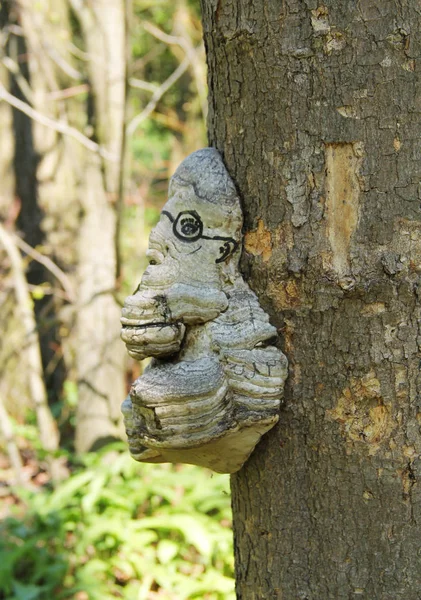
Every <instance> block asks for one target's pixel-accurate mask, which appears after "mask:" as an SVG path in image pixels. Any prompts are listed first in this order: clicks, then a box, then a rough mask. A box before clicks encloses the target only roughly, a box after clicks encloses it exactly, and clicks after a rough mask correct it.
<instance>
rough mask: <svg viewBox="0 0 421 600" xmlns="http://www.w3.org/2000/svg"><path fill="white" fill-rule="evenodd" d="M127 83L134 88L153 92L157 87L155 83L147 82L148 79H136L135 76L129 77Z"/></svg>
mask: <svg viewBox="0 0 421 600" xmlns="http://www.w3.org/2000/svg"><path fill="white" fill-rule="evenodd" d="M129 85H131V86H132V87H134V88H138V89H139V90H146V91H147V92H155V91H156V90H157V88H158V86H157V85H156V84H155V83H149V82H148V81H143V80H142V79H136V78H135V77H130V78H129Z"/></svg>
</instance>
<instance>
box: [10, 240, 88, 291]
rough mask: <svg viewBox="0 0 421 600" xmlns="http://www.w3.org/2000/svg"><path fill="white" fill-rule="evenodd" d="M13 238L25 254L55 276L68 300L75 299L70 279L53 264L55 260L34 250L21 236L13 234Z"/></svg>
mask: <svg viewBox="0 0 421 600" xmlns="http://www.w3.org/2000/svg"><path fill="white" fill-rule="evenodd" d="M13 240H14V242H15V244H16V246H18V247H19V248H20V249H21V250H23V251H24V252H26V254H28V255H29V256H31V258H33V259H34V260H36V261H37V262H39V263H40V264H42V265H44V267H45V268H46V269H48V270H49V271H50V273H52V274H53V275H54V277H56V279H58V281H59V282H60V283H61V285H62V286H63V290H64V291H65V292H66V296H67V299H68V300H69V302H75V301H76V294H75V292H74V289H73V285H72V283H71V281H70V279H69V278H68V277H67V275H66V274H65V273H64V272H63V271H62V270H61V269H60V267H58V266H57V265H56V264H55V262H53V261H52V260H51V258H49V257H48V256H45V255H44V254H41V252H38V250H36V249H35V248H32V246H30V245H29V244H27V243H26V242H25V241H24V240H22V238H20V237H19V236H17V235H14V236H13Z"/></svg>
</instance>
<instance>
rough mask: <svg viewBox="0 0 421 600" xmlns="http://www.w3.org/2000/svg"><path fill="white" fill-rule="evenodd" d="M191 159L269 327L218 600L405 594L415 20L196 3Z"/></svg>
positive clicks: (417, 582)
mask: <svg viewBox="0 0 421 600" xmlns="http://www.w3.org/2000/svg"><path fill="white" fill-rule="evenodd" d="M202 9H203V20H204V31H205V43H206V46H207V56H208V67H209V93H210V106H209V132H210V143H211V144H212V145H214V146H216V147H217V148H218V149H219V150H220V151H221V152H223V154H224V158H225V162H226V164H227V167H228V169H229V171H230V173H231V175H232V176H233V178H234V180H235V181H236V183H237V185H238V189H239V191H240V194H241V197H242V199H243V202H244V213H245V231H246V235H245V252H244V258H243V269H244V272H245V274H246V276H247V279H248V281H249V283H250V285H251V286H252V288H253V289H254V290H255V291H256V292H257V293H258V295H259V297H260V300H261V303H262V305H263V307H264V308H265V310H267V312H269V313H270V314H271V315H272V322H273V323H274V324H275V325H276V326H277V327H279V329H280V333H281V340H282V344H283V346H284V351H285V354H286V355H287V357H288V359H289V363H290V376H289V380H288V385H287V389H286V394H285V406H284V409H283V410H282V413H281V417H280V422H279V425H278V426H277V427H276V428H275V429H274V430H272V431H271V432H270V433H269V434H267V435H266V436H265V438H264V440H263V441H262V443H261V444H260V445H259V447H258V449H257V450H256V452H255V453H254V454H253V455H252V457H251V459H250V460H249V461H248V463H247V464H246V466H245V467H244V468H243V469H242V470H241V471H240V472H239V473H238V474H236V475H234V476H233V477H232V493H233V508H234V528H235V555H236V570H237V593H238V598H241V599H243V600H252V599H256V600H261V599H263V598H264V599H265V600H269V599H272V598H273V599H275V598H279V599H281V598H282V600H296V599H302V600H304V599H307V600H321V599H322V598H323V599H327V598H329V599H332V600H340V599H349V598H360V597H361V598H366V599H367V600H374V599H376V600H377V599H378V600H397V599H402V600H403V599H405V600H416V599H418V598H419V597H420V589H421V571H420V542H419V540H420V538H421V514H420V511H421V508H420V507H421V503H420V500H421V497H420V490H421V488H420V485H419V483H418V477H419V469H420V467H421V465H420V452H421V435H420V422H421V406H420V404H421V400H420V398H421V377H420V371H419V364H420V342H421V336H420V329H419V323H420V317H421V314H420V312H421V311H420V288H419V274H420V271H421V217H420V196H421V194H420V189H421V188H420V176H421V166H420V165H421V162H420V158H421V156H420V144H419V139H420V135H421V89H420V76H419V73H420V63H419V61H418V57H419V55H420V49H421V48H420V37H419V32H420V29H421V22H420V11H419V8H418V6H416V3H411V2H409V3H408V2H404V1H403V0H393V1H392V0H390V1H389V0H361V1H360V2H358V3H357V2H344V1H340V2H337V1H334V0H326V2H324V4H323V5H318V4H317V2H316V0H286V1H285V2H279V1H277V0H268V1H267V2H264V3H254V2H251V1H250V0H248V1H246V0H218V1H217V0H202Z"/></svg>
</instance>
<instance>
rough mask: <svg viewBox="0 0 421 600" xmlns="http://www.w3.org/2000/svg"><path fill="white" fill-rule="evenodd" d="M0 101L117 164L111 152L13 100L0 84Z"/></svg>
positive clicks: (58, 122)
mask: <svg viewBox="0 0 421 600" xmlns="http://www.w3.org/2000/svg"><path fill="white" fill-rule="evenodd" d="M0 100H4V101H5V102H7V103H8V104H10V105H11V106H13V107H14V108H16V109H17V110H20V111H21V112H23V113H24V114H25V115H27V116H28V117H30V118H31V119H33V120H34V121H36V122H37V123H40V124H41V125H44V127H49V128H50V129H53V130H54V131H57V133H62V134H63V135H68V136H69V137H72V138H73V139H74V140H76V141H77V142H79V143H80V144H82V146H84V147H85V148H87V149H88V150H90V151H91V152H95V153H96V154H99V155H100V156H101V157H102V158H104V159H106V160H109V161H110V162H119V158H118V156H116V155H115V154H112V153H111V152H108V150H106V149H105V148H103V147H102V146H100V145H99V144H97V143H96V142H93V141H92V140H90V139H89V138H87V137H86V136H85V135H83V133H81V132H80V131H78V130H77V129H75V128H74V127H71V126H70V125H67V123H63V121H54V120H53V119H50V118H49V117H46V116H45V115H43V114H41V113H40V112H38V111H37V110H35V109H33V108H32V107H31V106H29V104H27V103H26V102H22V100H19V99H18V98H15V96H13V95H12V94H9V92H8V91H7V90H6V88H5V87H4V86H3V85H2V84H1V83H0Z"/></svg>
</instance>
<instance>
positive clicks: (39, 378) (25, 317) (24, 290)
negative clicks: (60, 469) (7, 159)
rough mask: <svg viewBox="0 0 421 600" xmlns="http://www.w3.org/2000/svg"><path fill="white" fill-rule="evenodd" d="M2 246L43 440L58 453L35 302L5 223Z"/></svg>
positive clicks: (0, 228) (0, 231) (1, 229)
mask: <svg viewBox="0 0 421 600" xmlns="http://www.w3.org/2000/svg"><path fill="white" fill-rule="evenodd" d="M0 243H1V244H2V246H3V247H4V249H5V250H6V252H7V255H8V256H9V260H10V263H11V270H12V274H13V280H14V288H15V294H16V303H17V305H18V309H19V312H20V318H21V322H22V325H23V327H24V330H25V334H26V340H25V354H26V357H27V368H28V378H29V386H30V390H31V395H32V399H33V402H34V404H35V412H36V415H37V422H38V427H39V434H40V441H41V443H42V446H43V448H44V449H45V450H47V451H50V452H51V451H55V450H57V448H58V442H59V437H58V430H57V425H56V423H55V421H54V419H53V416H52V414H51V411H50V408H49V406H48V399H47V390H46V388H45V383H44V379H43V369H42V361H41V351H40V347H39V338H38V335H37V329H36V323H35V317H34V312H33V307H32V300H31V297H30V294H29V291H28V286H27V281H26V278H25V274H24V268H23V264H22V257H21V255H20V252H19V250H18V248H17V247H16V245H15V243H14V241H13V237H12V236H11V235H10V234H9V232H8V231H7V230H6V229H5V227H3V225H2V224H1V223H0Z"/></svg>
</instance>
